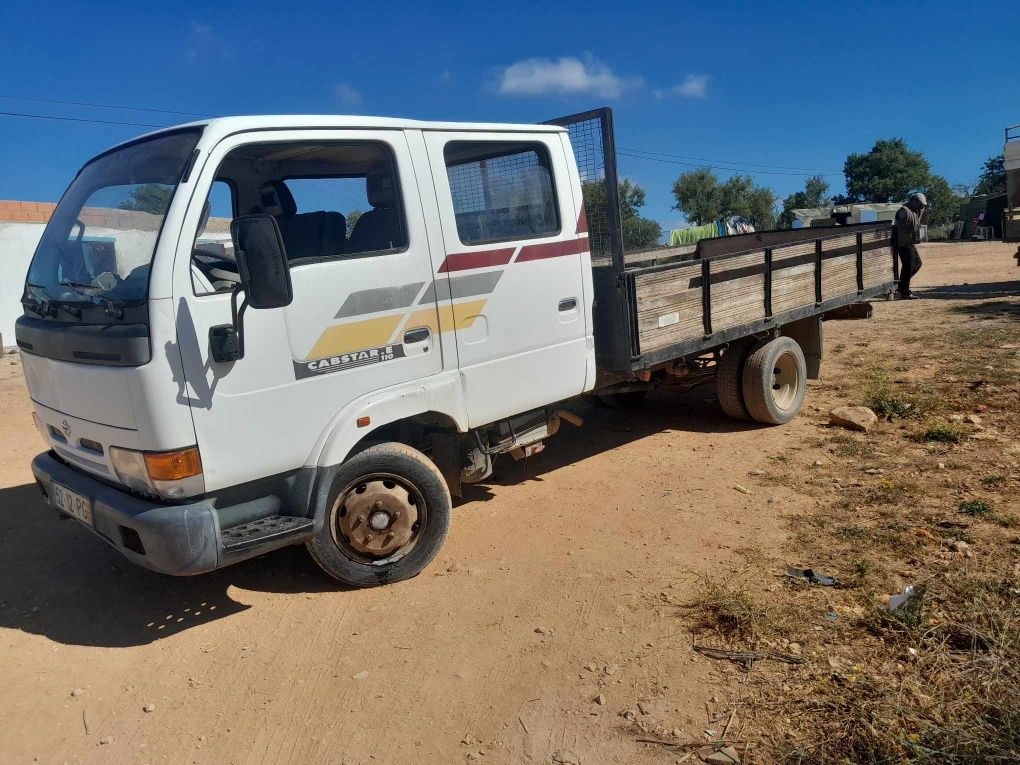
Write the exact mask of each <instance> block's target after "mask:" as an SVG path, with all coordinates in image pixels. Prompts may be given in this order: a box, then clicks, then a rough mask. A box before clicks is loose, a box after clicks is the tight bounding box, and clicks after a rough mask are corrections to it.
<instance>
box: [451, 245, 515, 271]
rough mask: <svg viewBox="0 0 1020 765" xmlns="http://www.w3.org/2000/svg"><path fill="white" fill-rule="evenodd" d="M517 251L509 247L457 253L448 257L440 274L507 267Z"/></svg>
mask: <svg viewBox="0 0 1020 765" xmlns="http://www.w3.org/2000/svg"><path fill="white" fill-rule="evenodd" d="M516 249H517V248H516V247H507V248H505V249H502V250H479V251H478V252H456V253H454V254H452V255H447V256H446V260H444V261H443V265H441V266H440V267H439V273H441V274H447V273H450V272H451V271H467V270H468V269H470V268H485V267H486V266H505V265H506V264H507V263H509V262H510V258H512V257H513V256H514V250H516Z"/></svg>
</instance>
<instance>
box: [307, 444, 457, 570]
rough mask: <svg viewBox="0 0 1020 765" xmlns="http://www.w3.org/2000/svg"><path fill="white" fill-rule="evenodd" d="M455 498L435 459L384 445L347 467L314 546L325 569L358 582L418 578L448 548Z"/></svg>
mask: <svg viewBox="0 0 1020 765" xmlns="http://www.w3.org/2000/svg"><path fill="white" fill-rule="evenodd" d="M366 503H367V504H366ZM452 504H453V503H452V501H451V499H450V490H449V489H448V488H447V485H446V481H445V480H444V478H443V475H442V473H440V472H439V468H437V467H436V466H435V464H434V463H433V462H432V461H431V460H430V459H429V458H428V457H426V456H425V455H424V454H422V453H421V452H419V451H418V450H417V449H412V448H411V447H410V446H406V445H404V444H401V443H393V442H390V443H382V444H377V445H375V446H371V447H369V448H368V449H365V450H364V451H362V452H358V453H357V454H355V455H354V456H353V457H351V458H350V459H349V460H348V461H347V462H345V463H344V464H343V465H341V466H340V469H339V470H338V471H337V473H336V476H335V477H334V478H333V485H332V486H331V488H330V491H329V495H328V499H327V502H326V507H325V510H324V512H325V522H324V523H323V527H322V529H321V530H320V531H319V532H318V534H316V535H315V536H314V537H313V538H312V539H311V540H309V541H308V543H307V547H308V552H309V553H310V554H311V556H312V559H313V560H314V561H315V562H316V563H317V564H318V565H319V567H320V568H322V570H323V571H325V572H326V573H327V574H329V575H330V576H331V577H333V578H334V579H337V580H339V581H340V582H343V583H344V584H346V585H349V586H351V587H375V586H378V585H381V584H390V583H392V582H399V581H402V580H404V579H410V578H411V577H413V576H416V575H418V574H419V573H421V572H422V570H424V568H425V567H426V566H428V564H429V563H431V562H432V560H433V559H434V558H435V557H436V554H437V553H438V552H439V548H440V547H442V545H443V541H444V540H445V539H446V534H447V532H448V531H449V528H450V509H451V507H452ZM383 516H385V518H383ZM384 524H385V525H384ZM405 537H406V539H405ZM391 546H395V549H392V550H391V549H390V547H391Z"/></svg>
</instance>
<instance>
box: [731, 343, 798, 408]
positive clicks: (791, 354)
mask: <svg viewBox="0 0 1020 765" xmlns="http://www.w3.org/2000/svg"><path fill="white" fill-rule="evenodd" d="M742 389H743V394H744V406H746V407H747V412H748V414H750V415H751V417H753V418H754V419H755V420H757V421H758V422H763V423H765V424H766V425H782V424H783V423H787V422H789V421H790V420H792V419H793V418H794V417H796V416H797V413H798V412H799V411H800V408H801V406H802V405H803V404H804V396H805V395H806V394H807V364H806V363H805V362H804V351H802V350H801V348H800V346H799V345H798V344H797V342H796V341H795V340H793V339H792V338H789V337H777V338H775V339H774V340H771V341H769V342H767V343H765V344H764V345H762V346H761V347H760V348H757V349H756V350H755V351H753V352H752V353H751V355H750V356H748V357H747V361H746V362H744V374H743V386H742Z"/></svg>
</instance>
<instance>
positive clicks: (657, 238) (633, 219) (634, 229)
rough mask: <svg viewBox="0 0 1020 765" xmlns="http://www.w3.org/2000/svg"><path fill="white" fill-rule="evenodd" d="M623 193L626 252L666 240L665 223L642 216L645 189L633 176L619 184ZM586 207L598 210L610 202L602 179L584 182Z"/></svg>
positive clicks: (621, 195) (583, 190)
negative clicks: (664, 235) (663, 227)
mask: <svg viewBox="0 0 1020 765" xmlns="http://www.w3.org/2000/svg"><path fill="white" fill-rule="evenodd" d="M617 189H618V192H619V195H620V226H621V228H622V229H623V249H624V251H625V252H633V251H635V250H647V249H651V248H652V247H655V246H656V245H658V244H659V243H660V242H661V240H662V226H660V225H659V224H658V223H656V222H655V221H654V220H649V219H648V218H643V217H641V213H640V212H639V208H641V207H644V206H645V190H644V189H643V188H641V187H640V186H638V185H637V184H636V183H633V182H632V181H630V180H629V179H626V178H625V179H624V180H622V181H620V182H619V183H618V185H617ZM581 191H582V194H583V197H584V206H585V208H586V209H588V210H597V209H599V208H602V207H605V205H606V184H605V183H603V182H601V181H586V182H584V183H582V184H581Z"/></svg>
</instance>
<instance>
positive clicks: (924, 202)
mask: <svg viewBox="0 0 1020 765" xmlns="http://www.w3.org/2000/svg"><path fill="white" fill-rule="evenodd" d="M907 201H908V202H917V204H919V205H921V207H927V206H928V197H926V196H925V195H924V194H922V193H920V192H918V193H916V194H911V195H910V199H908V200H907Z"/></svg>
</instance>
